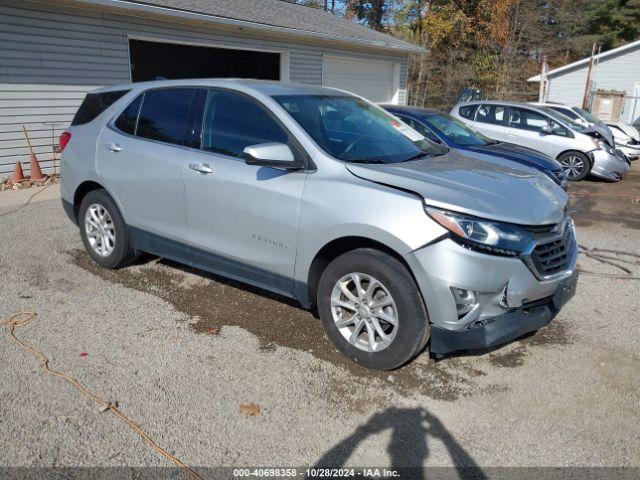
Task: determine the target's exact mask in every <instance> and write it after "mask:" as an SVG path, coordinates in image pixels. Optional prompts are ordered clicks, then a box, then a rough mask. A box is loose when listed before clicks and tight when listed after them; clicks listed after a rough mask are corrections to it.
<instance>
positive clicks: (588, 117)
mask: <svg viewBox="0 0 640 480" xmlns="http://www.w3.org/2000/svg"><path fill="white" fill-rule="evenodd" d="M571 109H572V110H573V111H574V112H576V113H577V114H578V115H580V116H581V117H582V118H584V119H585V120H586V121H587V122H589V123H601V122H602V120H600V119H599V118H598V117H594V116H593V115H591V114H590V113H589V112H587V111H586V110H583V109H581V108H578V107H572V108H571Z"/></svg>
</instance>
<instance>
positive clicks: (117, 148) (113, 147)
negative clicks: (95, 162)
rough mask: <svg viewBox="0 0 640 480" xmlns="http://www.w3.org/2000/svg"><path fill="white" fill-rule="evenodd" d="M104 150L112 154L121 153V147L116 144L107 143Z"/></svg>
mask: <svg viewBox="0 0 640 480" xmlns="http://www.w3.org/2000/svg"><path fill="white" fill-rule="evenodd" d="M104 148H106V149H107V150H111V151H112V152H114V153H118V152H121V151H122V147H121V146H120V145H119V144H117V143H107V144H106V145H105V146H104Z"/></svg>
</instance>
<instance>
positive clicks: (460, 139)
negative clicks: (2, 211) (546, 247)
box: [382, 105, 567, 189]
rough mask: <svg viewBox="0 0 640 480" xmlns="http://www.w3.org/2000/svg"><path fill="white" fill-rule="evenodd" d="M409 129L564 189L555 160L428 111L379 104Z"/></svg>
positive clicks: (451, 118)
mask: <svg viewBox="0 0 640 480" xmlns="http://www.w3.org/2000/svg"><path fill="white" fill-rule="evenodd" d="M382 107H383V108H384V109H385V110H386V111H387V112H390V113H392V114H393V115H395V116H396V117H398V118H399V119H400V120H402V121H403V122H405V123H406V124H407V125H409V126H410V127H411V128H413V129H415V130H417V131H418V132H420V133H421V134H422V135H424V136H425V137H426V138H428V139H429V140H431V141H432V142H435V143H438V144H441V145H446V146H447V147H449V148H455V149H457V150H464V151H469V152H476V153H484V154H486V155H492V156H498V157H502V158H505V159H507V160H512V161H514V162H518V163H521V164H523V165H527V166H529V167H533V168H536V169H538V170H540V171H541V172H544V173H545V174H546V175H547V176H548V177H549V178H551V179H552V180H553V181H554V182H556V183H557V184H558V185H560V186H562V188H564V189H566V187H567V180H566V172H565V171H564V170H563V169H562V165H560V163H559V162H558V161H557V160H554V159H553V158H551V157H549V156H547V155H545V154H543V153H540V152H538V151H536V150H532V149H531V148H527V147H523V146H521V145H516V144H514V143H507V142H501V141H499V140H493V139H491V138H489V137H486V136H484V135H483V134H481V133H480V132H477V131H475V130H472V129H471V128H469V127H468V126H467V125H466V124H465V123H464V122H461V121H460V120H458V119H457V118H454V117H452V116H451V115H447V114H446V113H442V112H439V111H437V110H432V109H428V108H420V107H406V106H402V105H382Z"/></svg>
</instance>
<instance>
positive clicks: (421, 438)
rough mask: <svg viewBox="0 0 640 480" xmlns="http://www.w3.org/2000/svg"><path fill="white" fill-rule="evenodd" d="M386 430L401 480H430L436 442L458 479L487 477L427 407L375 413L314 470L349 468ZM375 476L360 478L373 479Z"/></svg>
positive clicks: (393, 464) (391, 461)
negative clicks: (428, 464)
mask: <svg viewBox="0 0 640 480" xmlns="http://www.w3.org/2000/svg"><path fill="white" fill-rule="evenodd" d="M387 430H389V431H390V434H391V440H390V441H389V444H388V445H387V454H388V456H389V465H390V467H389V468H390V469H391V470H395V471H397V472H398V473H400V478H407V479H415V480H423V479H426V478H427V475H426V472H425V471H424V469H423V465H424V464H425V462H426V460H427V458H428V457H429V454H430V444H431V443H432V442H433V441H437V442H438V443H440V444H441V445H443V446H444V448H445V449H446V451H447V453H448V455H449V457H450V458H451V463H452V464H453V465H454V466H455V469H456V470H457V472H456V473H457V474H458V475H456V478H475V479H479V480H480V479H485V478H487V477H486V476H485V475H484V474H483V473H482V470H481V469H480V468H479V467H478V465H477V464H476V463H475V461H474V460H473V458H471V456H470V455H469V454H468V453H467V452H466V451H465V449H464V448H463V447H462V445H460V444H459V443H458V441H457V440H456V439H455V438H454V437H453V435H451V433H450V432H449V431H448V430H447V429H446V428H445V426H444V425H443V423H442V422H441V421H440V420H439V419H438V418H437V417H436V416H435V415H433V414H431V413H429V411H427V410H426V409H424V408H395V407H391V408H388V409H386V410H384V411H382V412H379V413H376V414H374V415H373V416H372V417H370V418H369V420H367V422H365V423H364V424H363V425H361V426H359V427H358V428H357V429H356V430H355V431H354V432H353V433H352V434H351V435H349V436H348V437H346V438H344V439H343V440H342V441H340V442H339V443H338V444H336V445H335V446H333V447H332V448H330V449H329V450H328V451H327V452H326V453H325V454H324V455H323V456H322V458H320V460H318V462H317V463H316V465H315V467H314V468H341V467H345V466H347V462H348V461H349V457H351V455H352V454H353V453H354V451H355V450H356V449H357V448H358V447H359V446H360V445H361V444H362V443H363V442H365V441H366V440H367V439H368V438H370V437H372V436H374V435H377V434H380V433H381V432H384V431H387ZM431 448H433V447H431ZM381 463H386V461H385V460H381ZM374 476H375V475H373V476H363V477H361V478H373V477H374ZM377 478H380V477H377Z"/></svg>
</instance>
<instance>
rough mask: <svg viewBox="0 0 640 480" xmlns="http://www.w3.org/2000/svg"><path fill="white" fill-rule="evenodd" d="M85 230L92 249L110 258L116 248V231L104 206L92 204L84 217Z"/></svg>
mask: <svg viewBox="0 0 640 480" xmlns="http://www.w3.org/2000/svg"><path fill="white" fill-rule="evenodd" d="M84 230H85V232H86V234H87V240H88V241H89V245H90V246H91V249H92V250H93V251H94V252H95V253H97V254H98V255H100V256H101V257H108V256H109V255H111V253H112V252H113V249H114V248H115V246H116V230H115V227H114V225H113V221H112V219H111V215H110V214H109V212H108V211H107V209H106V208H104V206H102V205H100V204H99V203H92V204H91V205H89V208H87V212H86V213H85V215H84Z"/></svg>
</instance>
